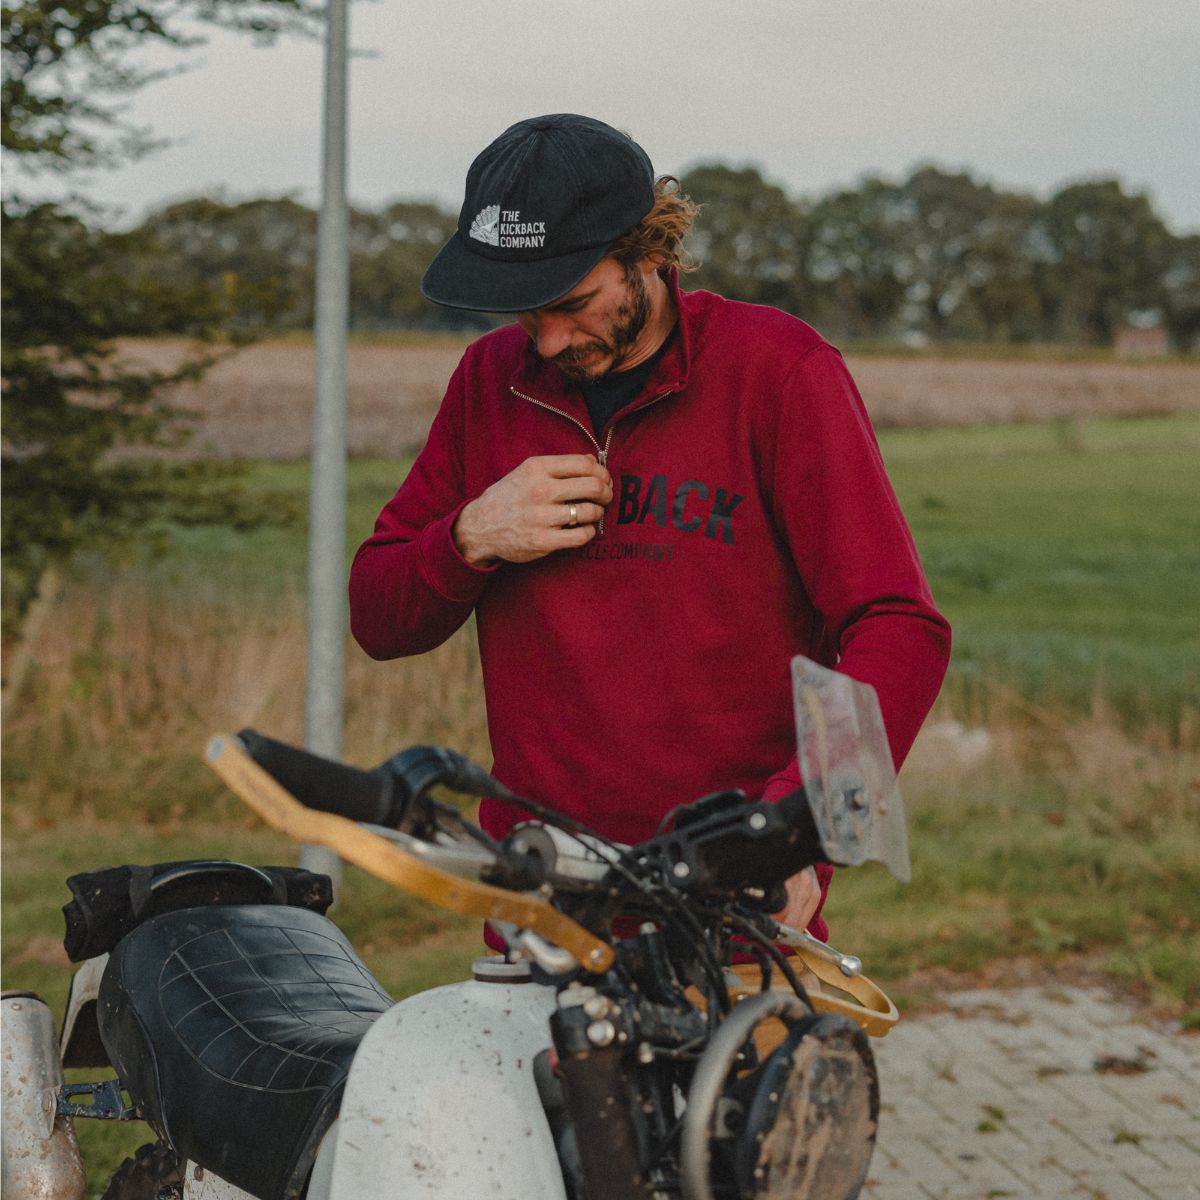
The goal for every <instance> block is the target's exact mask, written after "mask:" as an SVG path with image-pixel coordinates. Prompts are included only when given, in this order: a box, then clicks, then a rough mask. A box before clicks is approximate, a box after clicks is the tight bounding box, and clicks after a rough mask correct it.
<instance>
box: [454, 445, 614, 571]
mask: <svg viewBox="0 0 1200 1200" xmlns="http://www.w3.org/2000/svg"><path fill="white" fill-rule="evenodd" d="M612 496H613V490H612V477H611V476H610V475H609V473H608V471H607V470H606V469H605V468H604V467H602V466H601V465H600V464H599V463H598V462H597V461H596V460H595V459H594V458H593V457H592V456H591V455H590V454H548V455H544V456H542V457H540V458H527V459H526V460H525V461H524V462H523V463H522V464H521V465H520V466H519V467H517V468H516V469H515V470H513V471H510V472H509V473H508V474H507V475H505V476H504V478H503V479H498V480H497V481H496V482H495V483H493V484H492V486H491V487H490V488H488V489H487V491H486V492H484V493H483V495H481V496H478V497H476V499H474V500H472V501H471V502H470V504H468V505H467V506H466V507H465V508H464V509H463V510H462V512H461V513H459V514H458V520H457V521H455V523H454V544H455V545H456V546H457V547H458V550H459V553H460V554H461V555H462V556H463V558H465V559H466V560H467V562H469V563H471V564H472V565H473V566H481V565H485V564H487V563H490V562H495V561H496V560H497V559H502V560H504V561H505V562H514V563H521V562H532V561H533V560H534V559H538V558H544V557H545V556H546V555H547V554H552V553H553V552H554V551H555V550H565V549H568V548H570V547H573V546H583V545H586V544H587V543H588V542H590V541H591V540H592V538H594V537H595V536H596V524H597V522H599V520H600V518H601V517H603V516H604V507H605V505H607V504H608V503H609V502H610V501H611V500H612ZM572 517H574V523H572Z"/></svg>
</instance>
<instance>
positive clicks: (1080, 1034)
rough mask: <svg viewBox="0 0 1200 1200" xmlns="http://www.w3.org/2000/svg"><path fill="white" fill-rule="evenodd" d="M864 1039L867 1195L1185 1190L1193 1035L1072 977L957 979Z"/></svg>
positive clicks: (908, 1199)
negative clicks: (940, 1003) (870, 1100)
mask: <svg viewBox="0 0 1200 1200" xmlns="http://www.w3.org/2000/svg"><path fill="white" fill-rule="evenodd" d="M946 999H947V1003H948V1008H949V1011H946V1012H939V1013H935V1014H931V1015H927V1016H918V1017H912V1018H908V1019H902V1020H901V1021H900V1024H899V1025H898V1026H897V1027H896V1028H895V1030H893V1031H892V1033H891V1034H890V1035H889V1036H888V1037H887V1038H885V1039H884V1040H882V1041H876V1042H875V1043H874V1048H875V1054H876V1059H877V1061H878V1064H879V1074H880V1082H881V1090H882V1111H881V1114H880V1125H879V1139H878V1144H877V1147H876V1151H875V1157H874V1158H873V1160H872V1163H871V1172H870V1176H869V1178H868V1182H867V1186H866V1187H865V1188H864V1189H863V1193H862V1195H863V1197H864V1198H866V1197H869V1198H870V1200H992V1198H997V1200H998V1198H999V1197H1014V1198H1017V1200H1025V1198H1026V1197H1029V1198H1031V1200H1032V1198H1037V1200H1042V1198H1046V1200H1059V1198H1061V1200H1077V1198H1080V1197H1082V1198H1083V1200H1191V1198H1193V1197H1195V1198H1197V1200H1200V1035H1191V1036H1189V1035H1186V1034H1183V1033H1180V1032H1179V1031H1178V1029H1176V1028H1174V1027H1171V1026H1167V1025H1164V1024H1161V1023H1159V1024H1156V1023H1153V1022H1150V1021H1147V1020H1146V1019H1144V1018H1143V1017H1142V1016H1141V1015H1139V1013H1138V1011H1137V1010H1136V1009H1134V1008H1133V1007H1131V1006H1130V1005H1129V1004H1127V1003H1125V1002H1123V1001H1117V1000H1113V999H1112V998H1110V997H1109V996H1107V995H1106V994H1105V993H1103V992H1099V991H1094V990H1090V989H1084V988H1077V987H1059V986H1057V985H1056V986H1055V987H1053V988H1032V987H1031V988H1021V989H1017V990H1004V991H1001V990H982V989H981V990H977V991H969V992H958V993H955V994H953V995H951V996H949V997H947V998H946Z"/></svg>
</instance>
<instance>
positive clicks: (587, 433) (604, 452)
mask: <svg viewBox="0 0 1200 1200" xmlns="http://www.w3.org/2000/svg"><path fill="white" fill-rule="evenodd" d="M508 390H509V391H510V392H512V394H513V395H514V396H520V398H521V399H522V400H528V401H529V403H530V404H536V405H537V406H538V408H544V409H545V410H546V411H547V412H552V413H557V414H558V415H559V416H560V417H565V418H566V419H567V420H568V421H570V422H571V424H572V425H574V426H576V427H577V428H579V429H582V430H583V435H584V437H586V438H587V440H588V441H589V442H591V443H592V445H593V446H595V447H596V461H597V462H598V463H599V464H600V465H601V466H602V467H607V466H608V450H609V447H610V446H611V445H612V436H613V430H614V429H616V427H617V422H616V421H614V422H613V423H612V424H611V425H610V426H609V427H608V436H607V437H605V439H604V447H603V449H602V448H601V446H600V443H599V442H598V441H596V435H595V434H594V433H593V432H592V431H591V430H590V429H589V428H588V427H587V426H586V425H585V424H584V423H583V422H582V421H580V420H579V419H578V418H577V417H573V416H571V414H570V413H569V412H563V410H562V409H561V408H555V407H554V405H553V404H547V403H546V402H545V401H544V400H536V399H534V397H533V396H527V395H526V394H525V393H524V392H519V391H517V389H516V388H515V387H512V386H511V385H510V386H509V389H508ZM673 394H674V393H673V391H672V390H671V389H670V388H668V389H667V391H665V392H659V394H658V395H657V396H655V397H654V399H652V400H647V401H646V403H645V404H640V405H638V407H637V408H635V409H633V410H632V411H631V412H627V413H626V414H625V416H627V417H632V416H633V414H634V413H640V412H641V411H642V410H643V409H647V408H649V407H650V405H652V404H657V403H658V402H659V401H660V400H665V399H666V398H667V397H668V396H670V395H673ZM619 419H620V418H618V420H619ZM599 532H600V534H601V535H603V533H604V518H603V517H601V518H600V528H599Z"/></svg>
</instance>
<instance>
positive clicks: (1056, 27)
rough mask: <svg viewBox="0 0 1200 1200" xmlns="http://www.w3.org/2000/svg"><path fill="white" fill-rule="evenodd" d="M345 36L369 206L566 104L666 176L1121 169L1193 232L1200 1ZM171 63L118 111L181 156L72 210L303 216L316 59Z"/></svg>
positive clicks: (430, 179)
mask: <svg viewBox="0 0 1200 1200" xmlns="http://www.w3.org/2000/svg"><path fill="white" fill-rule="evenodd" d="M351 27H352V28H351V37H352V41H353V43H354V45H355V47H356V49H357V50H359V51H361V52H363V56H361V57H358V58H356V59H355V60H354V62H353V63H352V66H351V108H350V129H351V140H350V162H349V179H350V193H351V197H352V199H353V200H355V201H357V202H360V203H363V204H368V205H377V204H379V203H381V202H382V201H384V200H387V199H390V198H393V197H433V198H436V199H439V200H441V201H443V202H444V203H446V204H448V205H450V206H452V207H453V208H454V209H455V210H457V208H458V205H459V203H460V202H461V188H462V180H463V176H464V174H465V172H466V168H467V166H468V164H469V163H470V160H471V159H472V158H473V157H474V155H475V154H476V153H477V152H478V151H479V150H481V149H482V148H483V146H484V145H486V144H487V143H488V142H489V141H490V140H491V139H492V138H494V137H495V136H496V135H497V134H498V133H500V132H501V131H502V130H503V129H504V128H505V127H506V126H508V125H510V124H511V123H512V122H514V121H516V120H519V119H521V118H523V117H527V116H532V115H535V114H538V113H545V112H562V111H573V112H582V113H587V114H589V115H591V116H596V117H599V118H601V119H602V120H606V121H608V122H609V123H610V124H613V125H617V126H619V127H621V128H623V129H626V130H628V131H629V132H630V133H631V134H633V136H634V137H635V138H636V139H637V140H638V141H640V142H641V143H642V145H643V146H645V148H646V149H647V151H648V152H649V154H650V156H651V158H652V160H653V161H654V164H655V167H656V169H657V170H658V171H660V172H666V171H670V172H679V171H681V170H683V169H684V168H686V167H687V166H688V165H689V164H692V163H695V162H698V161H702V160H706V159H720V160H724V161H726V162H730V163H734V164H743V163H754V164H756V165H758V166H759V167H761V168H762V169H763V171H764V172H765V173H766V174H767V175H768V177H770V178H772V179H774V180H776V181H778V182H780V183H782V184H783V185H784V186H785V187H786V188H787V189H788V190H789V191H790V192H792V193H793V194H807V195H814V196H815V195H818V194H820V193H822V192H825V191H827V190H828V189H830V188H831V187H834V186H836V185H848V184H853V183H854V182H855V181H856V180H858V179H859V178H860V177H861V176H862V175H863V174H865V173H867V172H877V173H882V174H884V175H888V176H897V175H900V174H902V173H904V172H906V171H907V170H908V169H909V168H910V167H911V166H912V165H913V164H914V163H917V162H922V161H933V162H936V163H938V164H941V165H943V166H947V167H954V168H970V169H971V170H972V171H973V172H974V173H975V174H976V175H977V176H979V177H981V178H983V179H985V180H988V181H990V182H992V183H995V184H998V185H1001V186H1004V187H1007V188H1021V189H1027V190H1030V191H1033V192H1035V193H1037V194H1039V195H1043V196H1044V195H1047V194H1049V193H1050V192H1051V191H1052V190H1053V189H1055V188H1056V187H1058V186H1060V185H1061V184H1063V183H1064V182H1067V181H1071V180H1075V179H1079V178H1087V177H1095V176H1099V175H1114V174H1115V175H1117V176H1119V177H1120V178H1121V179H1122V180H1123V181H1124V182H1125V183H1126V184H1127V185H1128V186H1130V187H1132V188H1137V189H1145V190H1147V191H1149V192H1150V194H1151V195H1152V197H1153V198H1154V201H1155V203H1156V205H1157V207H1158V210H1159V212H1160V213H1161V214H1162V215H1163V216H1164V217H1165V219H1166V220H1167V222H1168V224H1169V225H1171V227H1172V228H1173V229H1174V230H1175V231H1176V232H1191V231H1200V98H1198V97H1200V51H1198V47H1200V2H1198V0H1145V2H1144V3H1136V2H1135V0H739V2H736V3H734V2H732V0H727V2H724V3H718V2H716V0H690V2H686V0H640V2H639V0H508V2H496V0H490V2H489V0H423V2H418V0H362V2H360V3H355V4H354V5H353V6H352V13H351ZM186 59H187V60H188V61H190V62H191V63H192V64H193V66H192V69H191V70H190V71H188V72H186V73H183V74H181V75H179V76H177V77H174V78H170V79H166V80H162V81H160V82H158V83H155V84H153V85H151V86H150V87H148V88H147V89H146V90H145V91H144V92H143V93H141V95H140V96H139V97H138V98H137V100H136V101H135V102H134V104H133V105H132V107H131V110H130V116H131V117H132V118H133V119H134V120H136V121H141V122H145V123H148V124H151V125H152V126H153V127H154V129H155V131H156V132H157V133H158V134H160V135H163V136H167V137H170V138H173V139H176V141H175V144H174V145H172V146H171V147H169V148H168V149H166V150H164V151H162V152H160V153H158V154H156V155H154V156H153V157H151V158H149V159H147V160H146V161H144V162H142V163H140V164H137V165H135V166H131V167H127V168H124V169H122V170H120V171H119V172H116V173H113V174H105V175H99V176H96V177H95V178H94V179H92V180H91V181H89V184H88V191H89V192H90V194H92V195H93V196H95V197H96V198H98V199H100V200H103V201H105V202H108V203H111V204H114V205H117V206H120V207H121V208H122V209H123V210H124V211H125V213H126V215H127V217H130V218H132V217H137V216H139V215H140V214H141V213H142V212H143V211H144V210H145V209H146V208H148V207H150V206H153V205H157V204H159V203H161V202H163V201H165V200H167V199H174V198H178V197H182V196H186V195H194V194H197V193H202V192H209V193H212V192H216V191H217V190H223V191H224V192H225V194H226V195H228V196H230V197H232V198H243V197H248V196H255V195H265V194H280V193H284V192H294V193H297V194H299V196H300V197H301V198H303V199H305V200H309V201H313V200H315V199H316V198H317V195H318V180H319V177H320V176H319V162H318V156H319V145H320V109H321V70H322V52H321V47H320V46H319V45H318V44H316V43H307V42H300V41H295V40H292V41H288V42H283V43H280V44H277V45H276V46H274V47H272V48H268V49H258V48H254V47H253V46H251V45H250V44H249V42H248V41H246V40H245V39H237V38H234V37H231V36H225V35H217V36H214V37H212V38H211V39H210V41H209V43H208V45H207V46H205V47H202V48H199V49H197V50H194V51H191V52H189V53H188V54H187V55H186ZM8 186H10V187H11V186H13V180H12V179H11V177H10V180H9V185H8ZM697 198H698V199H703V197H697Z"/></svg>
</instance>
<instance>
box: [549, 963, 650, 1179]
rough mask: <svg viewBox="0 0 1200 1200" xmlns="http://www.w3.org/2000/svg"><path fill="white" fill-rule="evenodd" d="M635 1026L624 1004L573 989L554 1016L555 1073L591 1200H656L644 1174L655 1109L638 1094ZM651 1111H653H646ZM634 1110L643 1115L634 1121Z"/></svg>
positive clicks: (562, 998)
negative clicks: (633, 1064)
mask: <svg viewBox="0 0 1200 1200" xmlns="http://www.w3.org/2000/svg"><path fill="white" fill-rule="evenodd" d="M632 1031H633V1023H632V1020H631V1018H630V1014H629V1013H628V1012H626V1011H625V1010H624V1009H623V1007H622V1005H621V1004H620V1003H619V1002H617V1001H615V1000H613V999H610V998H609V997H606V996H603V995H601V994H600V993H599V992H597V991H595V990H594V989H592V988H582V987H579V986H578V985H572V986H571V987H568V988H566V989H565V990H564V991H563V992H561V993H560V994H559V1007H558V1008H557V1009H556V1010H555V1011H554V1013H553V1014H552V1015H551V1017H550V1034H551V1038H552V1040H553V1044H554V1053H555V1057H556V1059H557V1062H556V1064H555V1074H556V1075H557V1077H558V1079H559V1080H560V1082H561V1084H562V1099H563V1107H564V1109H565V1114H566V1117H567V1118H568V1122H569V1125H570V1126H571V1127H573V1130H574V1147H575V1153H576V1154H577V1155H578V1163H579V1167H580V1170H581V1173H582V1176H583V1180H584V1188H585V1191H586V1195H587V1200H653V1197H654V1196H655V1195H656V1188H655V1187H654V1184H653V1181H652V1180H651V1179H650V1176H649V1174H648V1170H647V1160H648V1157H649V1155H648V1142H649V1141H650V1137H651V1136H653V1132H654V1128H653V1127H654V1125H655V1124H657V1122H654V1121H653V1120H652V1118H653V1117H654V1115H655V1113H654V1111H653V1110H654V1105H653V1102H652V1101H651V1100H650V1098H649V1097H647V1096H643V1095H641V1094H640V1091H639V1089H638V1087H637V1081H636V1080H637V1074H638V1072H637V1070H636V1069H635V1070H631V1069H630V1067H631V1064H630V1062H629V1059H630V1058H631V1057H632V1056H633V1055H634V1054H636V1053H638V1051H637V1049H636V1048H635V1046H634V1045H633V1044H632V1043H633V1037H632ZM648 1109H649V1111H648ZM635 1113H636V1114H637V1115H638V1116H639V1117H640V1118H641V1119H640V1120H638V1119H635Z"/></svg>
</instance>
